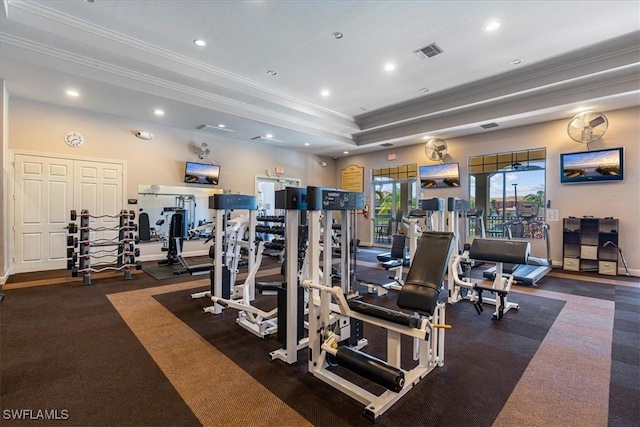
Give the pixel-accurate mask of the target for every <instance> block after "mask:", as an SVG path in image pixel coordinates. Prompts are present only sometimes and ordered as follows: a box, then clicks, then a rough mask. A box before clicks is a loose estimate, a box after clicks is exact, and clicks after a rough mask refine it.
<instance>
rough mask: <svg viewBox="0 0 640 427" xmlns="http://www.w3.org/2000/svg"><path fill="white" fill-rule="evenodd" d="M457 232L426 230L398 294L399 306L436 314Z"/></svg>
mask: <svg viewBox="0 0 640 427" xmlns="http://www.w3.org/2000/svg"><path fill="white" fill-rule="evenodd" d="M453 239H454V236H453V233H446V232H436V231H432V232H425V233H422V237H420V241H419V242H418V248H417V249H416V253H415V255H414V257H413V262H412V263H411V267H410V268H409V274H407V279H406V280H405V282H404V285H403V286H402V289H401V290H400V295H398V307H400V308H406V309H409V310H413V311H416V312H418V313H421V314H427V315H432V314H433V311H434V309H435V307H436V304H437V303H438V295H439V293H440V286H441V285H442V281H443V280H444V275H445V273H446V272H447V266H448V264H449V258H450V257H451V252H452V250H453Z"/></svg>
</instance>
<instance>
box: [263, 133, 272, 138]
mask: <svg viewBox="0 0 640 427" xmlns="http://www.w3.org/2000/svg"><path fill="white" fill-rule="evenodd" d="M265 137H267V138H273V135H271V134H270V133H268V134H266V135H265Z"/></svg>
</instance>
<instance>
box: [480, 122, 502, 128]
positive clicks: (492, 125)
mask: <svg viewBox="0 0 640 427" xmlns="http://www.w3.org/2000/svg"><path fill="white" fill-rule="evenodd" d="M480 127H481V128H482V129H491V128H497V127H498V124H497V123H485V124H483V125H480Z"/></svg>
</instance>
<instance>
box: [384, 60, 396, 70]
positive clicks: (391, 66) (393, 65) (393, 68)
mask: <svg viewBox="0 0 640 427" xmlns="http://www.w3.org/2000/svg"><path fill="white" fill-rule="evenodd" d="M384 69H385V71H393V70H395V69H396V64H392V63H391V62H388V63H386V64H385V65H384Z"/></svg>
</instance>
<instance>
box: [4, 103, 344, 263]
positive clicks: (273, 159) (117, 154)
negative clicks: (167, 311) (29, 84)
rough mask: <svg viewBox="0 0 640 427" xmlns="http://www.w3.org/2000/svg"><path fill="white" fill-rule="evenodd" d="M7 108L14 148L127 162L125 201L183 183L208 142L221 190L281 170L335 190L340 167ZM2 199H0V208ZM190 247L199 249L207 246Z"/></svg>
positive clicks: (104, 119) (250, 185)
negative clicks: (75, 144)
mask: <svg viewBox="0 0 640 427" xmlns="http://www.w3.org/2000/svg"><path fill="white" fill-rule="evenodd" d="M10 107H11V109H10V114H9V120H10V122H11V128H10V134H9V136H10V144H9V149H11V150H18V151H20V150H26V151H30V152H38V153H50V154H58V155H61V156H63V157H76V156H77V157H85V158H96V159H116V160H125V161H126V165H127V173H126V180H127V182H126V189H125V199H127V198H137V197H138V196H137V193H138V185H151V184H158V185H170V186H176V185H184V184H182V181H183V179H184V164H185V161H187V160H191V161H198V158H197V156H196V154H195V153H193V151H192V149H191V147H190V144H193V143H194V141H197V143H201V142H206V143H207V144H208V145H209V148H210V149H211V155H210V156H209V157H208V161H211V162H215V163H216V164H219V165H221V172H220V183H219V185H218V186H217V187H216V188H222V189H225V190H231V191H232V192H233V193H243V194H255V177H256V175H260V176H265V175H267V171H269V173H270V174H271V176H272V177H275V176H276V174H275V167H276V166H282V167H284V169H285V173H284V174H283V175H282V176H283V177H290V178H299V179H301V180H302V185H303V186H306V185H321V186H334V185H335V183H334V176H335V162H334V161H333V160H332V159H330V158H326V157H319V156H316V155H312V154H305V153H300V152H296V151H291V150H286V149H282V148H278V147H273V145H265V144H263V145H260V144H257V143H252V142H241V141H229V140H226V141H225V140H223V139H220V138H218V137H216V136H211V135H207V134H203V133H201V132H198V131H192V132H190V131H183V130H179V129H173V128H169V127H163V126H159V125H157V124H156V123H140V122H136V121H132V120H126V119H119V118H116V117H112V116H106V115H102V114H96V113H91V112H87V111H83V110H78V109H71V108H63V107H58V106H53V105H49V104H44V103H39V102H34V101H29V100H25V99H20V98H11V102H10ZM140 129H142V130H145V131H149V132H151V133H153V135H154V138H153V139H152V140H150V141H144V140H141V139H139V138H137V137H135V136H134V135H133V133H132V131H133V130H140ZM71 131H74V132H78V133H80V134H82V135H83V136H84V139H85V143H84V145H83V146H82V147H80V148H70V147H68V146H67V145H66V144H65V143H64V135H65V134H66V133H67V132H71ZM320 161H324V162H326V163H327V166H326V167H321V166H320ZM5 201H6V199H4V198H3V205H4V204H5V203H4V202H5ZM125 208H129V209H133V208H135V207H133V206H129V207H125ZM150 245H152V244H150ZM157 246H158V247H157V248H156V247H154V246H153V245H152V246H148V247H145V246H143V247H142V248H141V251H142V253H143V255H147V257H143V258H142V259H143V260H144V259H149V258H148V255H149V254H152V255H156V254H160V253H161V252H160V249H159V245H157ZM192 246H193V245H192ZM193 249H194V250H201V251H202V250H203V249H202V244H199V245H195V246H193ZM191 252H192V251H191V247H187V248H186V250H185V253H186V254H190V253H191ZM165 256H166V255H165Z"/></svg>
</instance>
